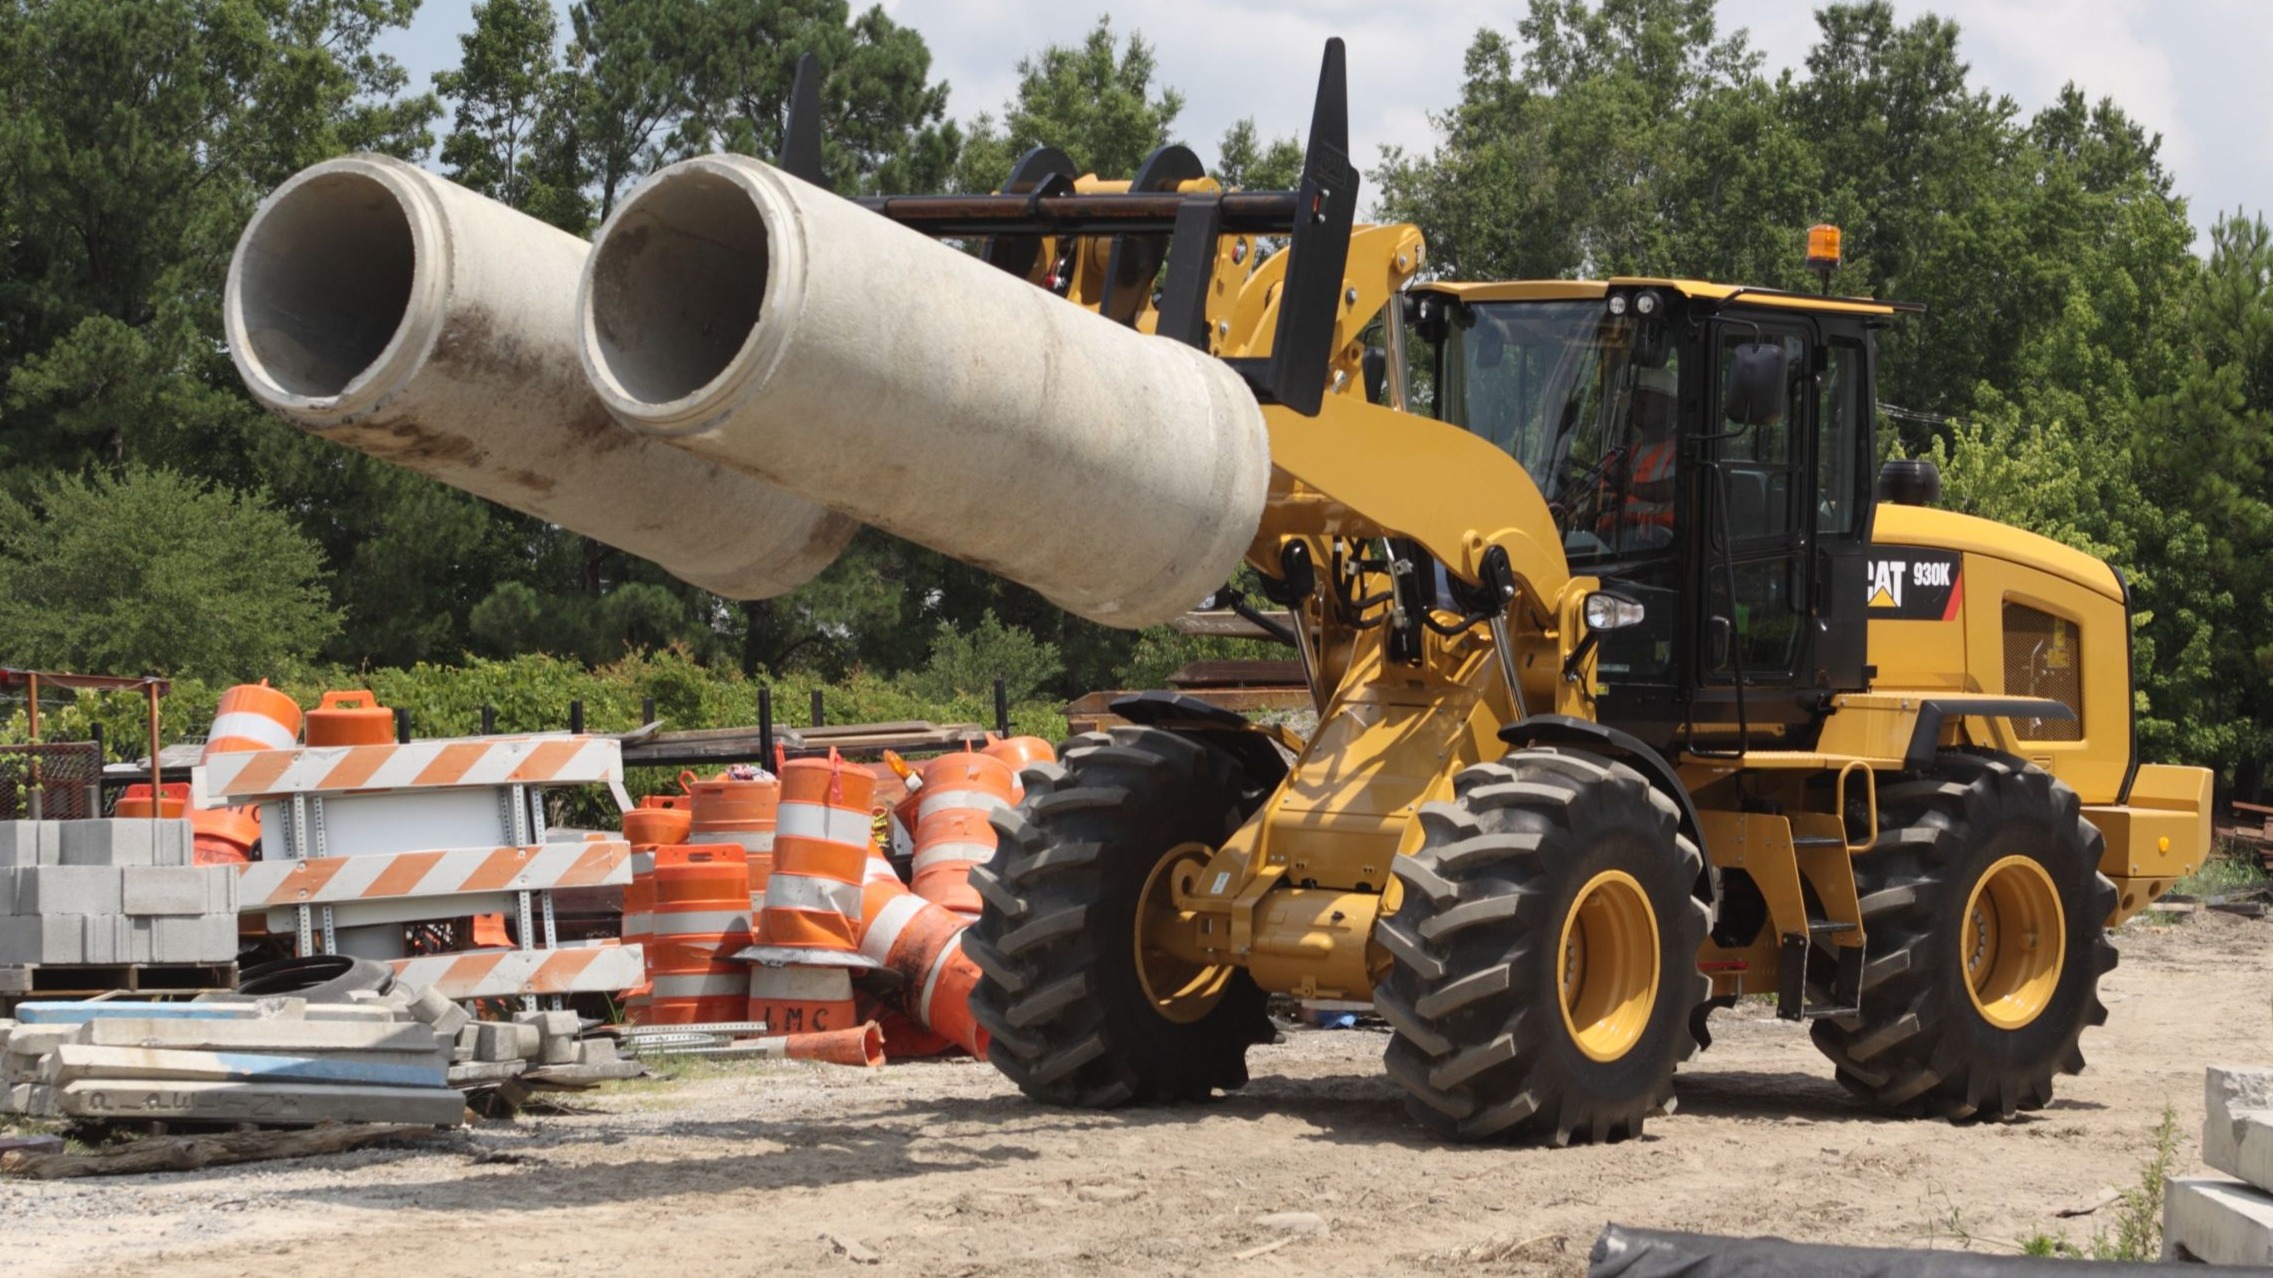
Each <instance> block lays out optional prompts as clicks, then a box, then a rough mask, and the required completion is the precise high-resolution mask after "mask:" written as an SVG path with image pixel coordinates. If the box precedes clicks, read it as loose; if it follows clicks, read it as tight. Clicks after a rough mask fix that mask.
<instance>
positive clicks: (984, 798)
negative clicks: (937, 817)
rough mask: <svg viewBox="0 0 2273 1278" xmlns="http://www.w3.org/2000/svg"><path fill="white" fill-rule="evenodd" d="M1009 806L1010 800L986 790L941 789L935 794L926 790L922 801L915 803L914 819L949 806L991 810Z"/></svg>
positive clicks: (983, 810)
mask: <svg viewBox="0 0 2273 1278" xmlns="http://www.w3.org/2000/svg"><path fill="white" fill-rule="evenodd" d="M1009 806H1010V800H1008V799H1005V798H1003V797H1002V796H1001V795H999V794H994V793H991V792H989V791H986V790H941V791H940V792H939V793H937V794H933V793H932V792H931V791H929V790H926V791H924V792H923V802H922V803H919V804H917V805H916V820H918V821H921V820H922V819H923V818H925V817H927V816H930V815H931V814H932V813H934V812H945V811H947V810H948V809H950V808H972V809H975V810H977V811H980V812H992V811H994V810H995V809H996V808H1007V807H1009Z"/></svg>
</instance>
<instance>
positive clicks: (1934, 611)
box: [1864, 548, 1965, 621]
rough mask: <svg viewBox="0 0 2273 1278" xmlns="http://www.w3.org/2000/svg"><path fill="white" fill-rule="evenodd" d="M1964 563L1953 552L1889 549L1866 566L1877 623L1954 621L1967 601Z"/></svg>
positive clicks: (1872, 615)
mask: <svg viewBox="0 0 2273 1278" xmlns="http://www.w3.org/2000/svg"><path fill="white" fill-rule="evenodd" d="M1961 563H1962V561H1961V560H1960V559H1959V558H1958V556H1957V555H1956V554H1955V553H1954V552H1951V551H1946V550H1911V549H1903V548H1887V549H1882V550H1878V551H1875V552H1874V553H1873V554H1872V555H1871V557H1870V559H1869V560H1868V561H1867V562H1866V563H1865V564H1864V578H1865V581H1864V584H1865V588H1866V590H1867V592H1868V597H1869V603H1868V604H1867V605H1865V607H1866V610H1867V612H1868V615H1869V616H1870V618H1871V620H1873V621H1951V620H1955V619H1956V617H1957V609H1958V605H1959V604H1960V603H1961V602H1962V601H1963V600H1964V597H1965V589H1964V586H1965V582H1964V574H1963V571H1962V568H1961Z"/></svg>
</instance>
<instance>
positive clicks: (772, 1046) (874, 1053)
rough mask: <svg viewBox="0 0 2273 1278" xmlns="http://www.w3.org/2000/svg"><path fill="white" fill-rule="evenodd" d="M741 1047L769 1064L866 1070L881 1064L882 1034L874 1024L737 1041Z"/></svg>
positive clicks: (872, 1022) (882, 1055) (882, 1051)
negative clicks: (817, 1064) (779, 1062)
mask: <svg viewBox="0 0 2273 1278" xmlns="http://www.w3.org/2000/svg"><path fill="white" fill-rule="evenodd" d="M744 1044H747V1045H748V1046H751V1047H755V1048H757V1049H758V1051H759V1054H760V1055H761V1056H763V1057H766V1058H769V1059H772V1060H791V1061H822V1062H824V1063H827V1064H830V1065H861V1066H866V1067H867V1068H869V1069H874V1068H876V1067H877V1066H879V1065H882V1064H883V1063H884V1032H883V1030H881V1029H879V1028H877V1025H876V1022H874V1021H870V1022H868V1023H867V1024H865V1025H855V1026H853V1027H852V1028H850V1029H841V1030H830V1031H828V1032H826V1033H821V1034H769V1035H767V1036H765V1037H764V1038H758V1039H743V1040H739V1041H738V1042H737V1043H736V1046H741V1045H744Z"/></svg>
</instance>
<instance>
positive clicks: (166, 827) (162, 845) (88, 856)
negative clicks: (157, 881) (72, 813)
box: [59, 817, 195, 866]
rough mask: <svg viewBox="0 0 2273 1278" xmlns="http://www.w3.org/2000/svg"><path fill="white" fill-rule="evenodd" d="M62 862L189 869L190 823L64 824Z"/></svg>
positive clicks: (135, 820)
mask: <svg viewBox="0 0 2273 1278" xmlns="http://www.w3.org/2000/svg"><path fill="white" fill-rule="evenodd" d="M60 824H61V829H62V844H61V855H60V857H59V859H60V860H61V862H62V863H63V864H64V865H159V866H172V865H188V864H190V854H191V844H192V843H193V841H194V838H195V836H194V835H192V834H191V832H190V827H189V821H188V820H187V819H183V820H177V821H151V820H147V819H143V818H139V817H127V818H109V819H104V820H96V821H64V822H62V823H60Z"/></svg>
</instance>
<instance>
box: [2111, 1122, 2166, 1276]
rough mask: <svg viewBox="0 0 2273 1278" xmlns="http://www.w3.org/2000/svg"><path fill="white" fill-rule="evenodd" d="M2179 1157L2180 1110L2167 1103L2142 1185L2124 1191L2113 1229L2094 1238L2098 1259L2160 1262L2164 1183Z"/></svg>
mask: <svg viewBox="0 0 2273 1278" xmlns="http://www.w3.org/2000/svg"><path fill="white" fill-rule="evenodd" d="M2177 1158H2178V1111H2177V1110H2176V1109H2175V1108H2173V1107H2172V1106H2171V1104H2170V1102H2169V1101H2164V1102H2163V1116H2162V1122H2160V1123H2159V1124H2157V1125H2156V1127H2155V1147H2154V1151H2153V1152H2152V1153H2150V1154H2148V1155H2147V1158H2146V1161H2144V1162H2142V1163H2140V1164H2139V1183H2138V1184H2137V1185H2136V1186H2134V1187H2132V1188H2130V1189H2126V1190H2124V1191H2123V1197H2122V1199H2121V1200H2119V1201H2118V1202H2117V1203H2116V1204H2115V1222H2114V1227H2113V1228H2112V1229H2111V1230H2101V1231H2100V1232H2098V1233H2095V1234H2093V1235H2092V1239H2091V1257H2092V1259H2094V1260H2140V1261H2146V1260H2159V1259H2161V1258H2162V1249H2163V1182H2164V1181H2166V1180H2168V1179H2169V1178H2170V1165H2171V1164H2172V1163H2173V1162H2174V1161H2176V1160H2177Z"/></svg>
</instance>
